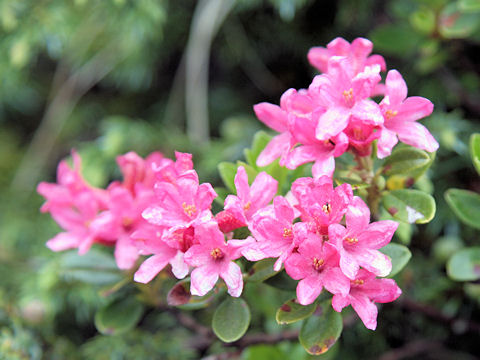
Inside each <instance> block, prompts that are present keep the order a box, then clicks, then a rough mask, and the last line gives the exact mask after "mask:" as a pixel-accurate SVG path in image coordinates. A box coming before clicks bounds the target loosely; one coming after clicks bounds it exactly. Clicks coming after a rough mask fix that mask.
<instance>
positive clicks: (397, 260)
mask: <svg viewBox="0 0 480 360" xmlns="http://www.w3.org/2000/svg"><path fill="white" fill-rule="evenodd" d="M380 251H381V252H382V253H384V254H385V255H387V256H388V257H389V258H390V260H391V261H392V271H391V272H390V274H388V277H392V276H395V275H396V274H398V273H399V272H400V271H402V269H403V268H404V267H405V265H407V263H408V261H409V260H410V258H411V257H412V253H411V252H410V250H409V249H408V248H407V247H406V246H403V245H400V244H395V243H390V244H387V245H386V246H384V247H383V248H381V249H380Z"/></svg>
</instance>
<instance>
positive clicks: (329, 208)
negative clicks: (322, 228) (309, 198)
mask: <svg viewBox="0 0 480 360" xmlns="http://www.w3.org/2000/svg"><path fill="white" fill-rule="evenodd" d="M322 210H323V212H324V213H325V214H327V215H328V214H330V212H331V211H332V206H331V205H330V204H329V203H328V202H327V203H325V205H323V206H322Z"/></svg>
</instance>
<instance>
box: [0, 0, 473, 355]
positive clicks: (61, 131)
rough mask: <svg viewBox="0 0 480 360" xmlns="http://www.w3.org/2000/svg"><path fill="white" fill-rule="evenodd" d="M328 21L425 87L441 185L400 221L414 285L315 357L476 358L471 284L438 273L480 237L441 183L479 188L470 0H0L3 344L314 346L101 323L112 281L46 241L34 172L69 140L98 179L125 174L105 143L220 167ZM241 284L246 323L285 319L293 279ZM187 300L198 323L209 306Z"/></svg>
mask: <svg viewBox="0 0 480 360" xmlns="http://www.w3.org/2000/svg"><path fill="white" fill-rule="evenodd" d="M337 36H341V37H344V38H345V39H347V40H349V41H351V40H353V39H354V38H356V37H359V36H362V37H367V38H369V39H371V40H372V41H373V42H374V46H375V47H374V53H378V54H381V55H383V56H384V57H385V59H386V61H387V67H388V68H389V69H398V70H399V71H400V72H401V73H402V75H403V76H404V78H405V79H406V81H407V84H408V86H409V94H410V95H418V96H423V97H427V98H429V99H430V100H431V101H432V102H433V103H434V104H435V111H434V113H433V115H432V116H430V117H429V118H428V119H426V120H424V121H423V123H424V124H426V125H427V126H428V127H429V129H430V130H431V132H432V133H433V134H434V136H435V137H436V139H437V140H438V141H439V142H440V145H441V147H440V150H439V151H438V153H437V158H436V162H435V164H434V166H433V167H432V169H431V170H430V171H429V173H428V175H427V176H424V177H423V178H422V179H421V181H420V182H419V183H417V184H416V186H418V187H420V188H421V189H422V190H424V191H427V192H430V193H432V194H433V195H434V197H435V199H436V201H437V215H436V218H435V220H434V221H432V222H431V223H430V224H428V225H425V226H412V227H406V228H404V229H403V230H402V231H401V232H399V234H398V235H397V239H396V241H399V242H401V243H404V244H407V245H409V246H410V248H411V250H412V253H413V258H412V260H411V261H410V263H409V265H408V266H407V268H406V269H405V270H404V271H403V272H402V273H400V274H399V275H397V277H396V278H397V281H398V282H399V284H400V286H401V287H402V289H403V290H404V296H403V297H404V298H405V299H407V300H405V301H399V302H398V303H393V304H388V305H385V306H383V309H382V311H381V313H380V316H379V327H378V330H377V331H376V332H371V331H369V330H366V329H365V328H364V327H363V325H362V324H361V323H359V322H357V321H351V322H350V323H349V324H348V326H347V328H346V329H345V330H344V332H343V334H342V338H341V341H340V343H339V345H336V346H335V348H334V349H332V350H331V351H329V352H328V353H327V355H325V356H321V358H339V359H358V358H362V359H369V358H381V359H384V360H386V359H404V358H405V359H410V358H411V359H415V358H422V359H452V358H456V359H475V358H477V357H476V356H478V354H480V343H479V342H478V336H479V334H480V326H479V325H478V324H479V322H480V288H479V287H480V285H479V284H476V283H467V284H465V283H458V282H454V281H452V280H450V279H448V277H447V276H446V273H445V262H446V260H447V259H448V257H449V256H450V255H451V254H452V253H453V252H455V251H456V250H458V249H460V248H462V247H464V246H471V245H475V244H477V245H478V244H479V240H478V231H475V230H473V229H472V228H469V227H467V226H465V225H462V224H461V223H460V222H459V221H458V220H457V218H456V217H455V215H454V214H453V212H452V211H451V210H450V209H449V208H448V206H447V205H446V203H445V200H444V195H443V194H444V192H445V191H446V190H447V189H448V188H452V187H457V188H463V189H470V190H473V191H476V192H479V191H480V182H479V178H478V175H477V174H476V173H475V171H474V168H473V166H472V165H471V160H470V156H469V151H468V137H469V135H470V134H472V133H473V132H478V131H479V130H480V126H479V122H478V119H479V117H480V2H479V1H477V0H386V1H382V0H339V1H314V0H264V1H261V0H238V1H233V0H199V1H192V0H170V1H167V0H135V1H133V0H103V1H94V0H75V1H73V0H72V1H65V0H49V1H45V0H0V359H196V358H200V357H202V356H203V357H206V356H212V357H211V358H212V359H217V358H218V359H220V358H241V359H251V360H254V359H266V358H268V359H303V358H305V359H306V358H308V356H307V355H306V354H305V353H304V351H303V349H302V348H301V347H300V346H299V345H298V344H297V343H296V342H295V341H293V342H284V343H280V344H277V345H268V346H267V345H258V346H254V347H250V348H247V349H244V351H241V352H238V351H237V352H235V351H234V350H235V349H231V348H224V347H222V345H221V343H220V342H218V343H214V344H213V345H212V346H211V347H210V348H209V349H199V348H198V346H197V347H196V345H195V343H194V338H195V333H194V332H192V331H191V330H188V329H186V328H182V327H181V326H178V325H177V323H176V319H175V317H173V316H172V315H171V314H170V313H168V312H165V311H155V310H153V309H150V310H149V311H147V312H146V313H145V315H144V316H143V318H142V321H141V322H140V325H139V326H138V328H137V329H135V330H134V331H130V332H128V333H126V334H123V335H118V336H106V335H101V334H99V333H98V332H97V330H96V329H95V326H94V324H93V318H94V314H95V311H96V309H98V307H99V306H101V305H102V304H103V303H104V302H105V296H104V295H105V294H104V293H102V290H105V287H104V286H102V285H104V283H102V281H97V282H95V281H92V280H91V279H92V278H91V276H90V277H89V276H88V274H87V275H85V272H88V269H86V268H85V267H84V266H85V264H84V263H81V264H80V265H78V264H77V265H78V266H77V265H76V266H77V267H76V268H73V266H72V264H71V263H69V261H68V259H72V256H73V255H72V254H70V253H68V254H58V253H52V252H50V251H49V250H48V249H47V248H46V247H45V242H46V241H47V240H48V239H49V238H51V237H53V236H54V235H55V234H56V232H58V231H59V228H58V226H57V225H56V224H54V222H53V220H51V219H50V218H49V216H48V215H41V214H40V213H39V207H40V205H41V203H42V199H41V197H40V196H39V195H37V194H36V192H35V188H36V185H37V184H38V182H39V181H55V171H56V165H57V163H58V161H59V160H60V159H62V158H65V157H67V156H68V155H69V152H70V149H72V148H75V149H77V150H78V151H79V153H80V155H81V156H82V159H83V173H84V175H85V177H86V178H87V180H88V181H90V182H91V183H92V184H94V185H97V186H105V185H106V184H107V183H108V182H109V181H111V180H112V179H116V178H119V176H120V173H119V171H118V170H117V168H116V165H115V157H116V156H117V155H119V154H123V153H126V152H128V151H130V150H134V151H136V152H137V153H139V154H140V155H142V156H145V155H147V154H148V153H150V152H151V151H155V150H159V151H161V152H163V153H164V154H165V155H166V156H169V157H172V156H173V152H174V150H179V151H183V152H191V153H193V154H194V163H195V167H196V170H197V171H198V173H199V175H200V179H201V181H210V182H212V183H213V184H215V185H220V184H221V181H220V178H219V175H218V173H217V164H218V163H219V162H221V161H235V160H238V159H242V158H243V149H244V148H245V147H248V146H249V145H250V144H251V141H252V137H253V135H254V134H255V132H256V131H258V130H260V129H262V128H263V125H262V124H261V123H260V122H259V121H258V120H256V119H255V117H254V113H253V110H252V106H253V104H256V103H258V102H261V101H268V102H272V103H278V102H279V99H280V96H281V94H282V93H283V92H284V91H285V90H287V89H288V88H291V87H293V88H297V89H298V88H305V87H307V86H308V85H309V83H310V82H311V79H312V78H313V76H314V75H315V74H316V72H315V70H314V69H313V68H312V67H311V66H310V65H309V64H308V61H307V58H306V54H307V52H308V50H309V48H310V47H312V46H325V45H326V44H327V43H328V42H329V41H330V40H332V39H333V38H335V37H337ZM110 254H111V252H109V250H108V249H106V250H105V249H100V250H98V253H97V256H100V259H101V261H106V262H107V263H108V261H109V259H110V260H111V256H110ZM66 255H72V256H70V258H69V257H67V256H66ZM75 259H76V258H75ZM91 261H93V263H92V264H95V261H98V259H93V260H91ZM82 266H83V267H82ZM112 269H113V268H112ZM82 271H84V273H82ZM112 271H114V270H112ZM82 274H83V275H82ZM97 280H98V279H97ZM246 298H247V301H249V302H251V304H252V306H251V308H252V309H254V310H253V311H254V312H253V314H252V315H253V320H252V325H251V329H250V330H249V331H250V332H252V333H255V332H259V331H262V332H267V333H277V332H279V331H281V330H283V329H284V328H281V327H280V326H279V325H277V324H276V323H275V320H274V313H275V309H276V308H277V307H278V304H281V303H282V301H283V300H284V299H285V298H288V295H285V294H284V293H282V291H280V290H275V289H273V288H266V289H265V287H264V288H262V292H261V294H260V295H259V293H258V291H256V289H247V292H246ZM192 315H193V316H195V317H197V318H198V319H199V321H200V322H202V323H205V324H207V325H208V322H209V319H210V317H211V312H208V311H204V312H193V313H192ZM192 339H193V340H192ZM192 344H193V345H192ZM232 351H233V352H232ZM215 354H217V355H215ZM218 354H221V355H218Z"/></svg>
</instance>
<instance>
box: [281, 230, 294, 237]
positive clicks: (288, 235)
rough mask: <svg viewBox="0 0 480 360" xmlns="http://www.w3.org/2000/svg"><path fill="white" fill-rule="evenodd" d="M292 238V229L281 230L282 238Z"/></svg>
mask: <svg viewBox="0 0 480 360" xmlns="http://www.w3.org/2000/svg"><path fill="white" fill-rule="evenodd" d="M290 236H292V229H291V228H284V229H283V237H284V238H287V237H290Z"/></svg>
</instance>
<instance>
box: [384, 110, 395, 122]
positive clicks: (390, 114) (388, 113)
mask: <svg viewBox="0 0 480 360" xmlns="http://www.w3.org/2000/svg"><path fill="white" fill-rule="evenodd" d="M397 114H398V111H397V110H393V111H392V110H387V111H385V117H386V118H387V119H388V120H390V119H392V118H394V117H395V116H397Z"/></svg>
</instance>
